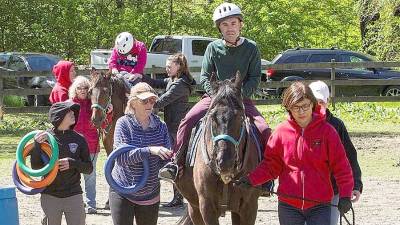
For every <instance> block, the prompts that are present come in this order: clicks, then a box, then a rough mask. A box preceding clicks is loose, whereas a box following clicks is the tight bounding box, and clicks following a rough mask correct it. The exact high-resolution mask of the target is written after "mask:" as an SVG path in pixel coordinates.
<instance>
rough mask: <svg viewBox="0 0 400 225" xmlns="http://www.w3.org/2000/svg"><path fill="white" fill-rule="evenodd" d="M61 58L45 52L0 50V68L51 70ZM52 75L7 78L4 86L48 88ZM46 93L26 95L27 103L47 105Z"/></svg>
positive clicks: (51, 81)
mask: <svg viewBox="0 0 400 225" xmlns="http://www.w3.org/2000/svg"><path fill="white" fill-rule="evenodd" d="M60 60H61V58H60V57H58V56H56V55H51V54H46V53H21V52H0V69H2V70H6V71H34V72H39V71H52V69H53V66H54V65H55V64H57V62H58V61H60ZM54 83H55V79H54V76H52V75H51V76H48V77H43V76H38V77H33V78H32V77H29V78H28V77H20V78H18V79H17V80H15V79H14V80H7V81H6V83H5V88H15V87H20V88H48V87H51V86H52V85H54ZM49 104H50V103H49V100H48V96H47V95H36V96H33V95H30V96H27V105H49Z"/></svg>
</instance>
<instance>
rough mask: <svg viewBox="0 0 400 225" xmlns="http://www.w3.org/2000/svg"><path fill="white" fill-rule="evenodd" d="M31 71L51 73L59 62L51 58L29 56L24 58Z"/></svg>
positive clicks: (55, 58) (57, 59)
mask: <svg viewBox="0 0 400 225" xmlns="http://www.w3.org/2000/svg"><path fill="white" fill-rule="evenodd" d="M26 60H27V61H28V64H29V66H30V67H31V70H32V71H51V70H52V68H53V66H54V65H55V64H56V63H57V62H58V61H60V59H59V58H57V57H53V56H43V55H30V56H27V57H26Z"/></svg>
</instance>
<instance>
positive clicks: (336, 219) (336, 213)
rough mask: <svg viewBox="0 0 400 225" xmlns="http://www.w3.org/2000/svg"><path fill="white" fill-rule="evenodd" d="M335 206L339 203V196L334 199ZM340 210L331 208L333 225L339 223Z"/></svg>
mask: <svg viewBox="0 0 400 225" xmlns="http://www.w3.org/2000/svg"><path fill="white" fill-rule="evenodd" d="M331 203H332V204H333V205H337V204H338V203H339V194H337V195H334V196H333V198H332V202H331ZM339 216H340V213H339V210H338V208H337V207H334V206H331V225H337V224H338V222H339Z"/></svg>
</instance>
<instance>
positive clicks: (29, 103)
mask: <svg viewBox="0 0 400 225" xmlns="http://www.w3.org/2000/svg"><path fill="white" fill-rule="evenodd" d="M26 106H35V96H34V95H28V96H26Z"/></svg>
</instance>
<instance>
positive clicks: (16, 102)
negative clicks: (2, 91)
mask: <svg viewBox="0 0 400 225" xmlns="http://www.w3.org/2000/svg"><path fill="white" fill-rule="evenodd" d="M3 101H4V105H6V106H8V107H23V106H24V105H25V100H24V98H22V97H21V96H16V95H6V96H4V99H3Z"/></svg>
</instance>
